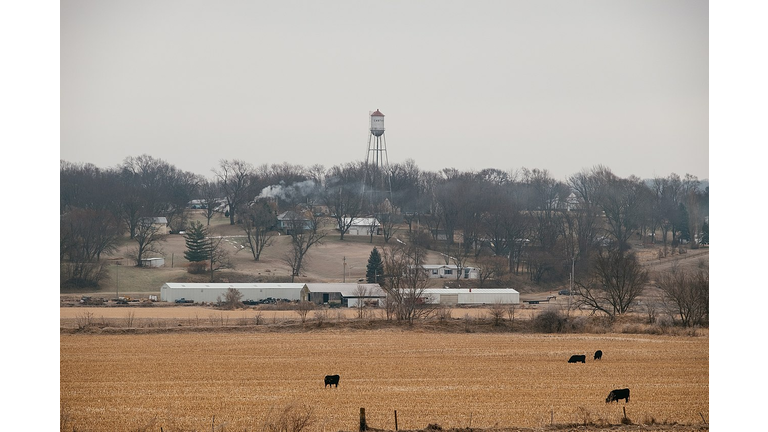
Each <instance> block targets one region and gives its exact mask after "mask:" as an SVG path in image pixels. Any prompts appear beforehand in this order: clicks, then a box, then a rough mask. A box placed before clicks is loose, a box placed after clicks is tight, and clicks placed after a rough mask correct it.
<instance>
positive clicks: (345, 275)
mask: <svg viewBox="0 0 768 432" xmlns="http://www.w3.org/2000/svg"><path fill="white" fill-rule="evenodd" d="M341 280H342V282H345V283H346V282H347V257H346V256H345V257H344V274H343V276H342V278H341Z"/></svg>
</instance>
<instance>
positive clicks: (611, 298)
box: [575, 248, 648, 317]
mask: <svg viewBox="0 0 768 432" xmlns="http://www.w3.org/2000/svg"><path fill="white" fill-rule="evenodd" d="M647 282H648V271H647V270H645V269H644V268H643V267H642V265H641V264H640V263H639V262H638V261H637V257H636V256H635V255H634V254H633V253H631V252H626V251H622V250H621V249H619V248H613V249H600V250H599V251H598V254H597V256H596V257H595V263H594V268H593V270H592V274H591V275H590V278H589V279H588V280H587V281H586V282H584V283H582V282H580V281H576V283H575V295H576V296H577V298H578V300H577V304H578V305H583V306H586V307H587V308H589V309H591V310H592V311H593V312H596V311H599V312H603V313H605V314H606V315H608V316H609V317H616V316H617V315H621V314H623V313H626V312H628V311H629V310H630V308H631V307H632V305H633V304H634V302H635V300H636V299H637V297H638V296H640V294H642V292H643V289H644V288H645V284H646V283H647Z"/></svg>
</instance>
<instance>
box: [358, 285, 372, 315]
mask: <svg viewBox="0 0 768 432" xmlns="http://www.w3.org/2000/svg"><path fill="white" fill-rule="evenodd" d="M369 295H370V291H369V290H368V287H366V286H365V285H362V284H358V285H357V288H355V296H356V297H357V305H355V309H356V310H357V319H363V317H364V316H365V298H366V297H368V296H369Z"/></svg>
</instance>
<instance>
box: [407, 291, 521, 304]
mask: <svg viewBox="0 0 768 432" xmlns="http://www.w3.org/2000/svg"><path fill="white" fill-rule="evenodd" d="M421 298H422V299H423V300H424V303H425V304H434V305H436V304H442V305H481V304H497V303H500V304H519V303H520V293H519V292H517V290H514V289H512V288H426V289H425V290H424V292H423V293H422V295H421Z"/></svg>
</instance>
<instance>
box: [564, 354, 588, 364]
mask: <svg viewBox="0 0 768 432" xmlns="http://www.w3.org/2000/svg"><path fill="white" fill-rule="evenodd" d="M586 362H587V356H585V355H572V356H571V358H569V359H568V363H586Z"/></svg>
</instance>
